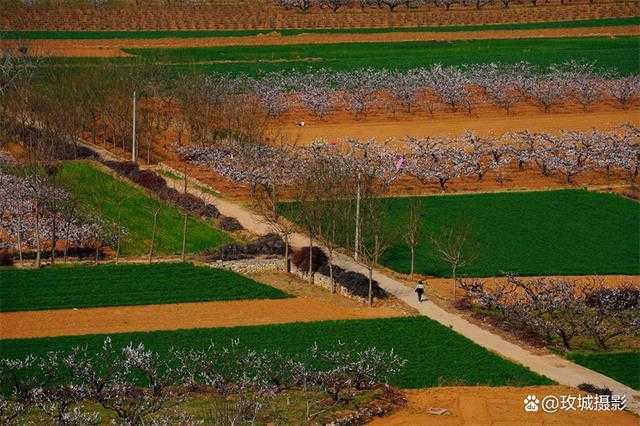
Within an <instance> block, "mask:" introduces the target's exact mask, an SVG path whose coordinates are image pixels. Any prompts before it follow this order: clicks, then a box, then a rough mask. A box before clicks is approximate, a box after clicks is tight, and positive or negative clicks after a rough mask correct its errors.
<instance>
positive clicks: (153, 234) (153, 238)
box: [149, 209, 160, 263]
mask: <svg viewBox="0 0 640 426" xmlns="http://www.w3.org/2000/svg"><path fill="white" fill-rule="evenodd" d="M158 213H160V210H159V209H158V210H156V212H155V213H154V214H153V229H152V231H151V244H149V263H151V261H152V260H153V249H154V246H155V243H156V228H157V227H158Z"/></svg>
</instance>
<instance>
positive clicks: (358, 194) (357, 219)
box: [353, 172, 361, 262]
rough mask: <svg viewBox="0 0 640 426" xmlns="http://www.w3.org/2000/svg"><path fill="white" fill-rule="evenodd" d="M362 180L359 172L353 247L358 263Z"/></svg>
mask: <svg viewBox="0 0 640 426" xmlns="http://www.w3.org/2000/svg"><path fill="white" fill-rule="evenodd" d="M360 179H361V174H360V172H358V192H357V193H356V241H355V244H354V245H353V246H354V247H355V248H354V252H353V258H354V259H355V261H356V262H357V261H358V252H359V251H360Z"/></svg>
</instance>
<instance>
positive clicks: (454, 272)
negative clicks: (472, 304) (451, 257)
mask: <svg viewBox="0 0 640 426" xmlns="http://www.w3.org/2000/svg"><path fill="white" fill-rule="evenodd" d="M457 269H458V265H457V264H454V265H453V266H452V268H451V275H452V276H453V300H454V301H455V300H456V270H457Z"/></svg>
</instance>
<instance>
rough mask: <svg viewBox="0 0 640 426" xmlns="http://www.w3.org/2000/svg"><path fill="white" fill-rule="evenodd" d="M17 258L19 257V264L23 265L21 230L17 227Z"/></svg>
mask: <svg viewBox="0 0 640 426" xmlns="http://www.w3.org/2000/svg"><path fill="white" fill-rule="evenodd" d="M18 259H20V266H24V261H23V259H22V232H21V231H20V229H18Z"/></svg>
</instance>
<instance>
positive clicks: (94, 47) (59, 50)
mask: <svg viewBox="0 0 640 426" xmlns="http://www.w3.org/2000/svg"><path fill="white" fill-rule="evenodd" d="M637 35H640V27H638V26H620V27H593V28H542V29H535V30H491V31H452V32H387V33H373V34H362V33H360V34H358V33H351V34H336V33H334V34H311V33H307V34H298V35H290V36H282V35H280V34H279V33H277V32H273V33H270V34H267V35H255V36H239V37H202V38H161V39H96V40H92V39H85V40H53V39H49V40H6V41H4V42H3V44H4V45H5V46H7V47H13V48H16V47H20V46H23V45H26V46H28V47H29V53H30V54H32V55H36V56H55V57H116V56H128V55H127V54H126V53H125V52H123V51H122V50H120V49H126V48H192V47H220V46H262V45H289V44H331V43H376V42H377V43H398V42H407V41H453V40H497V39H518V38H545V37H591V36H600V37H602V36H612V37H613V36H637Z"/></svg>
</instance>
